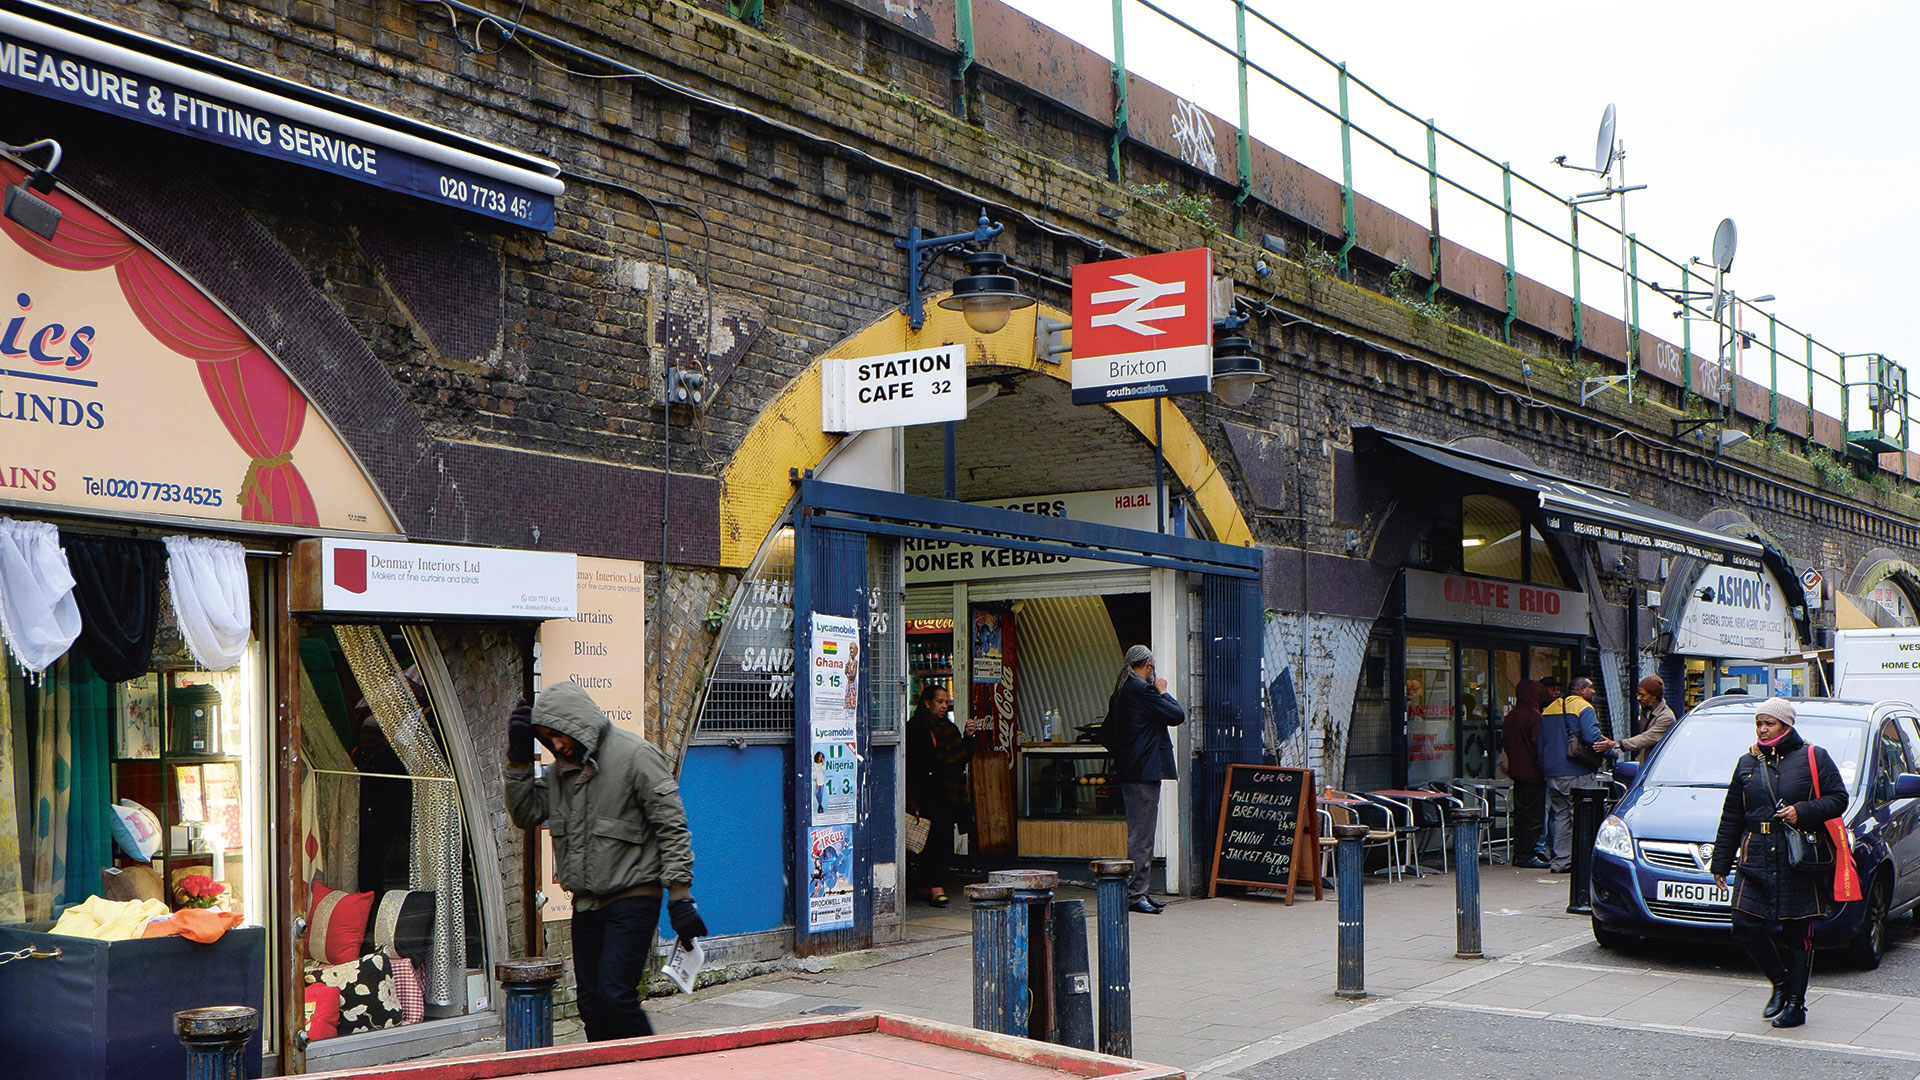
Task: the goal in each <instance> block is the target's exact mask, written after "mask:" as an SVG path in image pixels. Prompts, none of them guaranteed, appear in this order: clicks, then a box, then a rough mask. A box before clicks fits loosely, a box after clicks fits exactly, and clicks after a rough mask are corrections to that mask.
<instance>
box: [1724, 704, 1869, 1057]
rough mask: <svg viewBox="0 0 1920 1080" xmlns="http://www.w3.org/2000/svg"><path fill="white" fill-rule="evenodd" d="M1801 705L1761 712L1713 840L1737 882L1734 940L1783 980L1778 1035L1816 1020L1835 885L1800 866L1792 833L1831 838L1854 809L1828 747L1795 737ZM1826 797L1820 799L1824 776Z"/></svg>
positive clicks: (1773, 1001) (1773, 1009) (1773, 1006)
mask: <svg viewBox="0 0 1920 1080" xmlns="http://www.w3.org/2000/svg"><path fill="white" fill-rule="evenodd" d="M1793 722H1794V713H1793V703H1792V702H1790V701H1787V700H1785V699H1783V698H1777V697H1775V698H1768V699H1767V700H1765V701H1763V702H1761V703H1760V704H1759V705H1758V706H1756V707H1755V708H1754V716H1753V729H1754V734H1755V736H1756V739H1755V742H1754V744H1753V746H1752V747H1750V748H1749V749H1748V751H1747V753H1745V754H1742V755H1741V756H1740V762H1739V764H1737V765H1735V766H1734V767H1733V779H1732V781H1731V782H1729V783H1728V784H1727V801H1726V805H1725V807H1724V808H1723V809H1722V810H1721V812H1720V833H1719V835H1718V836H1716V837H1715V838H1714V842H1713V880H1714V881H1715V882H1716V883H1718V884H1720V885H1722V886H1724V885H1726V883H1727V876H1728V875H1729V874H1731V873H1732V872H1733V870H1734V865H1735V862H1736V860H1737V862H1738V864H1739V870H1740V873H1739V875H1738V876H1737V877H1736V878H1735V879H1734V882H1733V936H1734V938H1735V940H1737V941H1739V942H1740V943H1741V944H1743V945H1745V946H1746V947H1747V954H1748V955H1749V956H1752V957H1753V961H1754V963H1755V964H1757V965H1759V967H1760V971H1761V972H1762V973H1763V974H1765V975H1766V977H1767V979H1768V981H1770V982H1772V983H1773V996H1772V997H1771V998H1769V999H1768V1000H1767V1007H1766V1010H1765V1011H1764V1012H1763V1013H1762V1015H1763V1016H1766V1017H1768V1018H1770V1019H1772V1021H1773V1026H1774V1027H1777V1028H1787V1027H1799V1026H1800V1025H1801V1024H1804V1023H1806V1022H1807V979H1808V977H1809V976H1810V975H1811V973H1812V959H1813V920H1814V919H1815V918H1816V917H1818V916H1819V914H1820V897H1821V894H1822V893H1823V892H1824V891H1825V890H1826V889H1827V887H1828V874H1830V873H1831V872H1832V864H1831V863H1829V864H1828V866H1827V868H1826V873H1820V872H1817V871H1814V872H1809V871H1805V870H1798V869H1795V868H1794V867H1793V866H1792V865H1791V864H1790V862H1789V860H1788V844H1787V841H1788V835H1787V834H1788V831H1789V830H1797V831H1798V832H1799V833H1800V834H1801V835H1802V836H1806V837H1809V838H1812V837H1816V836H1817V837H1820V838H1822V839H1824V838H1825V835H1826V830H1825V827H1824V824H1823V823H1824V822H1826V821H1827V819H1829V818H1834V817H1838V816H1840V814H1841V812H1843V811H1844V810H1845V809H1846V807H1847V788H1846V785H1845V784H1844V783H1842V782H1841V780H1840V770H1839V769H1837V768H1835V767H1834V765H1833V759H1832V758H1830V757H1828V756H1827V752H1826V751H1825V750H1822V749H1820V748H1819V747H1817V746H1814V745H1812V744H1810V743H1808V742H1806V741H1804V740H1803V739H1801V738H1800V735H1799V733H1798V732H1796V731H1794V730H1793ZM1816 776H1817V777H1818V778H1819V783H1818V788H1819V792H1820V794H1819V797H1818V798H1816V797H1815V796H1814V790H1815V786H1816V785H1815V782H1814V779H1815V777H1816Z"/></svg>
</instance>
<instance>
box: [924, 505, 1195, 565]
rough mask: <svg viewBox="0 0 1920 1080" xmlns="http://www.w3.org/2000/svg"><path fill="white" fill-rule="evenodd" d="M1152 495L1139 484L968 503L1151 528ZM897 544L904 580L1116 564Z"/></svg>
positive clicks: (952, 544) (973, 547)
mask: <svg viewBox="0 0 1920 1080" xmlns="http://www.w3.org/2000/svg"><path fill="white" fill-rule="evenodd" d="M1153 500H1154V493H1153V488H1151V487H1138V488H1115V489H1112V490H1109V491H1078V492H1071V493H1068V494H1064V495H1036V496H1031V497H1028V498H1021V499H989V500H987V501H985V502H977V503H973V504H972V505H974V506H991V507H994V508H996V509H1000V510H1015V511H1018V512H1020V513H1023V514H1039V515H1042V516H1044V517H1056V518H1070V519H1072V520H1074V521H1087V522H1092V523H1094V524H1096V525H1115V526H1118V527H1120V528H1123V529H1139V530H1141V531H1143V532H1153V531H1154V530H1155V529H1157V528H1158V527H1159V522H1158V519H1157V517H1156V516H1155V507H1154V502H1153ZM901 548H902V550H903V551H904V552H905V555H906V570H907V573H906V578H907V584H909V585H926V584H929V583H932V582H936V581H979V580H981V579H985V578H1003V577H1029V576H1032V575H1035V574H1074V573H1084V572H1086V571H1089V570H1111V569H1114V568H1115V566H1116V564H1114V563H1109V562H1101V561H1100V560H1098V559H1085V558H1079V557H1076V556H1072V555H1059V554H1054V553H1051V552H1038V551H1016V550H1014V549H1012V548H996V547H982V546H981V545H978V544H963V543H959V542H957V541H951V540H924V539H920V538H917V537H915V538H909V539H907V540H904V541H902V542H901Z"/></svg>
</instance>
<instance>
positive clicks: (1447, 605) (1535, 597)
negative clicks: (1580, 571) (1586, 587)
mask: <svg viewBox="0 0 1920 1080" xmlns="http://www.w3.org/2000/svg"><path fill="white" fill-rule="evenodd" d="M1406 575H1407V618H1409V619H1420V620H1424V621H1430V622H1446V623H1477V624H1479V625H1481V626H1501V627H1509V628H1512V629H1516V630H1541V631H1545V632H1547V633H1550V634H1570V635H1585V634H1586V633H1587V596H1586V594H1585V593H1581V592H1574V591H1572V590H1569V589H1553V588H1548V587H1547V586H1545V585H1526V584H1522V583H1521V582H1518V581H1499V580H1496V579H1493V578H1479V577H1468V576H1466V575H1464V574H1436V573H1433V572H1432V571H1428V570H1408V571H1406Z"/></svg>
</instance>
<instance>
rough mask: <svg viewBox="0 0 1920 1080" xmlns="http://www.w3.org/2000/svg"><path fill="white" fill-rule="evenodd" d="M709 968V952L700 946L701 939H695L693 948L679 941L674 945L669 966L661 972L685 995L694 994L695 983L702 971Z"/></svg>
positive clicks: (669, 954)
mask: <svg viewBox="0 0 1920 1080" xmlns="http://www.w3.org/2000/svg"><path fill="white" fill-rule="evenodd" d="M706 966H707V950H706V948H705V947H704V946H702V945H701V944H700V939H699V938H694V939H693V945H692V947H691V948H688V947H683V946H682V945H681V944H680V942H679V939H677V938H676V939H675V940H674V943H673V951H672V952H671V953H668V954H667V966H666V967H665V968H662V969H661V970H662V971H664V972H665V973H666V976H667V978H669V979H672V980H673V985H675V986H677V987H679V988H680V992H681V993H683V994H691V993H693V982H694V980H695V979H698V978H699V977H700V969H702V968H704V967H706Z"/></svg>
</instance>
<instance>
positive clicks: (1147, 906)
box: [1101, 645, 1187, 915]
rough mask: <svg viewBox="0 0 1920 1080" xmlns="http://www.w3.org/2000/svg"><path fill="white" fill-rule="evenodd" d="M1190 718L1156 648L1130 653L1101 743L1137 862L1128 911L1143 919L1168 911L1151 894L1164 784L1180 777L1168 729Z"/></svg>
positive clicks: (1129, 882)
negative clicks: (1157, 662)
mask: <svg viewBox="0 0 1920 1080" xmlns="http://www.w3.org/2000/svg"><path fill="white" fill-rule="evenodd" d="M1186 718H1187V714H1186V712H1185V710H1183V709H1181V708H1180V703H1179V702H1177V701H1175V700H1173V695H1172V694H1169V693H1167V680H1165V679H1162V678H1160V677H1159V676H1157V675H1155V674H1154V671H1153V652H1152V650H1150V649H1148V648H1147V647H1146V646H1145V645H1135V646H1133V647H1132V648H1130V649H1128V650H1127V666H1126V667H1125V668H1123V669H1121V672H1120V682H1119V685H1117V686H1115V687H1114V688H1113V696H1112V697H1111V698H1110V699H1108V701H1107V718H1106V720H1105V721H1104V722H1103V723H1102V724H1101V736H1102V738H1101V741H1102V742H1104V743H1106V745H1107V749H1108V750H1110V751H1112V752H1113V772H1114V776H1115V777H1116V778H1117V779H1118V780H1119V781H1120V798H1121V801H1122V802H1124V803H1125V804H1126V807H1127V858H1129V859H1132V860H1133V876H1132V877H1131V878H1129V879H1127V909H1128V910H1129V911H1138V912H1140V913H1141V914H1143V915H1158V914H1160V912H1161V910H1162V908H1163V905H1161V904H1157V903H1155V902H1154V900H1153V898H1152V897H1150V896H1148V895H1147V883H1148V879H1149V878H1150V877H1151V875H1152V873H1153V833H1154V828H1155V826H1156V825H1158V824H1159V822H1160V781H1162V780H1172V779H1174V778H1175V776H1177V775H1178V774H1177V773H1175V772H1174V769H1173V740H1172V738H1171V737H1170V732H1169V731H1168V729H1169V728H1173V727H1177V726H1178V725H1179V724H1180V722H1181V721H1183V720H1185V719H1186Z"/></svg>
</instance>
